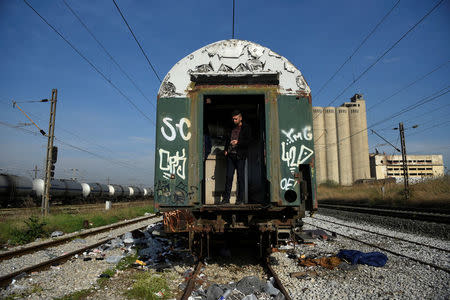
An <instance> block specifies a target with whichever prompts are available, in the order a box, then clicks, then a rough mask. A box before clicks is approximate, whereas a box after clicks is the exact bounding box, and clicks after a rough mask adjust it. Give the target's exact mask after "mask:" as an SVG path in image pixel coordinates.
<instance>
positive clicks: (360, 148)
mask: <svg viewBox="0 0 450 300" xmlns="http://www.w3.org/2000/svg"><path fill="white" fill-rule="evenodd" d="M350 100H351V101H350V102H345V103H344V104H342V105H341V106H340V107H317V106H316V107H313V120H314V121H313V134H314V152H315V166H316V181H317V183H318V184H320V183H324V182H327V181H332V182H335V183H338V184H341V185H352V184H353V183H354V182H355V181H356V180H359V179H368V178H370V162H369V142H368V137H367V119H366V102H365V100H364V99H363V96H362V95H361V94H355V95H354V96H353V97H352V98H351V99H350Z"/></svg>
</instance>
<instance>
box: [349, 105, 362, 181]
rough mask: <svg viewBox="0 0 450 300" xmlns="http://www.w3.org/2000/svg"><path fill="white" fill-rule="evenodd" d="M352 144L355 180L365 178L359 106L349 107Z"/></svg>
mask: <svg viewBox="0 0 450 300" xmlns="http://www.w3.org/2000/svg"><path fill="white" fill-rule="evenodd" d="M348 110H349V121H350V145H351V151H352V158H353V159H352V174H353V181H355V180H358V179H362V178H364V169H363V168H364V166H363V157H364V156H365V153H364V152H363V145H362V143H363V142H362V140H363V139H362V128H361V116H360V112H359V108H358V107H349V108H348Z"/></svg>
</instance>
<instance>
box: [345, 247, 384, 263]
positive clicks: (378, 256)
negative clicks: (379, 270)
mask: <svg viewBox="0 0 450 300" xmlns="http://www.w3.org/2000/svg"><path fill="white" fill-rule="evenodd" d="M337 256H338V257H340V258H342V259H345V260H348V261H349V262H350V263H351V264H352V265H354V264H364V265H369V266H374V267H382V266H384V265H385V264H386V262H387V260H388V258H387V256H386V254H384V253H381V252H369V253H364V252H361V251H358V250H341V251H339V253H338V254H337Z"/></svg>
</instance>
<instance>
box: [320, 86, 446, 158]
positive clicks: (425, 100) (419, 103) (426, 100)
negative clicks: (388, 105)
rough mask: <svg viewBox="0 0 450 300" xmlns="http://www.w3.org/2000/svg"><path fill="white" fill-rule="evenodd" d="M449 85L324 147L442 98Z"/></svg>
mask: <svg viewBox="0 0 450 300" xmlns="http://www.w3.org/2000/svg"><path fill="white" fill-rule="evenodd" d="M449 87H450V86H447V87H445V88H443V89H441V90H439V91H437V92H434V93H433V94H431V95H430V96H426V97H423V98H421V99H420V100H418V101H416V102H415V103H413V104H411V105H409V106H407V107H405V108H403V109H401V110H399V111H397V112H395V113H393V114H392V115H390V116H389V117H387V118H385V119H382V120H380V121H378V122H375V123H373V124H371V125H370V126H367V127H366V128H364V129H361V130H359V131H357V132H355V133H353V134H351V135H349V136H347V137H343V138H342V139H340V140H338V141H336V143H333V144H330V145H325V146H324V147H323V148H325V149H326V148H328V147H329V146H333V145H337V144H339V143H340V142H342V141H343V140H346V139H349V138H351V137H353V136H355V135H357V134H360V133H362V132H364V131H367V130H369V129H371V128H373V127H375V126H378V125H380V124H382V123H384V122H387V121H389V120H391V119H393V118H396V117H398V116H400V115H402V114H404V113H406V112H408V111H411V110H413V109H416V108H418V107H419V106H422V105H424V104H426V103H429V102H431V101H433V100H436V99H438V98H440V97H442V96H444V95H446V94H448V93H449V92H450V90H449Z"/></svg>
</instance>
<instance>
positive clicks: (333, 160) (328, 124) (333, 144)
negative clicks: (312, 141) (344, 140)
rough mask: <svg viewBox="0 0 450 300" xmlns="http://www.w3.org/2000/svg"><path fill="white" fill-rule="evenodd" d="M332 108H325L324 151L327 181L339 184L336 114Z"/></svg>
mask: <svg viewBox="0 0 450 300" xmlns="http://www.w3.org/2000/svg"><path fill="white" fill-rule="evenodd" d="M335 110H336V109H335V108H334V107H325V108H324V109H323V111H324V121H325V122H324V123H325V130H326V132H325V147H326V148H325V149H326V151H325V152H326V156H327V179H328V180H330V181H334V182H336V183H339V161H338V151H337V136H336V113H335Z"/></svg>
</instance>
